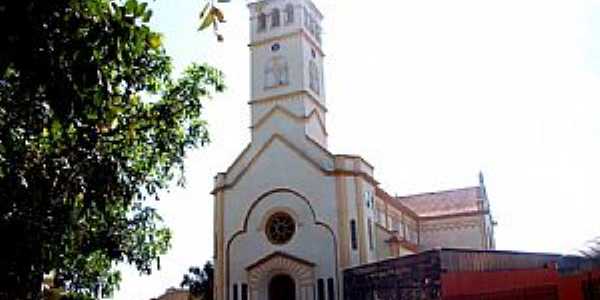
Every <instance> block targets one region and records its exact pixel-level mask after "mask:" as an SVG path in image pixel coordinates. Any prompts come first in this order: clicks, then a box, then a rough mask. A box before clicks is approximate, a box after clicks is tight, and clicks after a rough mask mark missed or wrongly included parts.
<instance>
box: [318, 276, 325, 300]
mask: <svg viewBox="0 0 600 300" xmlns="http://www.w3.org/2000/svg"><path fill="white" fill-rule="evenodd" d="M317 295H318V298H317V300H325V280H323V279H319V281H317Z"/></svg>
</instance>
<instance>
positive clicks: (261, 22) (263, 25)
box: [258, 13, 267, 32]
mask: <svg viewBox="0 0 600 300" xmlns="http://www.w3.org/2000/svg"><path fill="white" fill-rule="evenodd" d="M265 30H267V15H265V14H264V13H260V14H258V31H259V32H260V31H265Z"/></svg>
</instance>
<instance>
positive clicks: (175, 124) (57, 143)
mask: <svg viewBox="0 0 600 300" xmlns="http://www.w3.org/2000/svg"><path fill="white" fill-rule="evenodd" d="M151 16H152V11H151V10H149V9H148V7H147V4H146V3H140V2H138V1H136V0H123V1H121V0H52V1H35V0H8V1H1V2H0V199H1V200H0V234H1V235H2V237H3V246H2V247H0V270H1V271H0V299H39V298H40V297H41V283H42V280H43V276H44V274H53V275H54V276H53V278H54V285H55V286H56V287H61V288H62V289H64V290H65V291H66V292H76V293H79V294H81V295H84V296H92V297H96V296H99V295H100V294H103V295H104V296H106V295H109V294H110V293H111V292H112V291H113V289H114V288H115V287H117V286H118V283H119V281H120V275H119V273H118V272H117V271H116V270H115V269H114V266H115V264H116V263H128V264H132V265H134V266H135V267H137V269H138V270H139V271H140V272H141V273H150V272H151V271H152V270H153V267H154V266H155V263H156V265H158V267H160V264H159V262H160V260H159V259H160V255H162V254H164V253H165V252H166V251H167V250H168V248H169V245H170V232H169V230H168V228H167V227H166V226H165V225H164V224H163V223H162V222H161V218H160V216H159V215H158V214H157V212H156V211H155V209H153V208H152V207H151V205H150V202H149V199H158V195H157V194H158V192H159V191H160V190H163V189H165V188H168V186H169V184H170V183H171V182H174V181H177V184H179V185H183V184H184V183H185V181H184V178H183V171H184V164H183V160H184V157H185V153H186V151H187V150H189V149H191V148H194V147H197V146H201V145H204V144H205V143H207V142H208V141H209V136H208V131H207V127H206V122H205V121H204V119H203V116H202V111H203V110H202V108H203V106H202V102H203V100H204V99H206V98H208V97H210V96H211V95H212V94H214V93H215V92H220V91H222V90H223V89H224V85H223V82H222V74H221V73H220V72H219V71H217V70H215V69H213V68H211V67H209V66H206V65H196V64H194V65H192V66H190V67H189V68H187V70H186V71H185V72H184V74H183V75H182V76H181V77H180V78H174V75H173V71H172V66H171V59H170V57H169V56H168V55H167V54H166V53H165V50H164V48H163V46H162V44H161V35H160V34H159V33H157V32H155V31H153V30H152V29H151V28H150V27H149V24H148V22H149V20H150V18H151Z"/></svg>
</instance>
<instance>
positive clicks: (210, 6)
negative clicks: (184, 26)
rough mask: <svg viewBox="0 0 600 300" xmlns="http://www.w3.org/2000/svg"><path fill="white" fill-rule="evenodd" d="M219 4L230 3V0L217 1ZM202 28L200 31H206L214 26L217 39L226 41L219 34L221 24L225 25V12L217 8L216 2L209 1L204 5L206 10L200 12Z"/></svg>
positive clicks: (199, 28)
mask: <svg viewBox="0 0 600 300" xmlns="http://www.w3.org/2000/svg"><path fill="white" fill-rule="evenodd" d="M217 2H218V3H226V2H230V0H217ZM199 18H200V26H199V27H198V31H202V30H205V29H207V28H209V27H211V26H212V28H213V32H214V33H215V36H216V37H217V41H219V42H222V41H223V40H224V38H223V35H222V34H220V33H219V24H220V23H225V15H224V14H223V11H222V10H221V9H220V8H218V7H217V5H216V4H215V0H208V1H207V2H206V4H205V5H204V8H203V9H202V10H201V11H200V15H199Z"/></svg>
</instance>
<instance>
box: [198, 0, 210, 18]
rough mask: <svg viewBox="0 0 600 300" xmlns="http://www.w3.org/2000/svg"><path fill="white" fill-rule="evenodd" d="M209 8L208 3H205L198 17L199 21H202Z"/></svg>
mask: <svg viewBox="0 0 600 300" xmlns="http://www.w3.org/2000/svg"><path fill="white" fill-rule="evenodd" d="M209 8H210V2H208V3H206V5H204V8H202V10H201V11H200V15H199V19H200V20H202V19H203V18H204V16H205V15H206V12H207V11H208V9H209Z"/></svg>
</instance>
